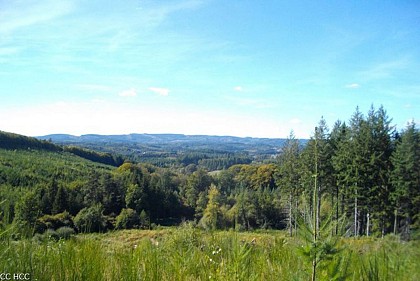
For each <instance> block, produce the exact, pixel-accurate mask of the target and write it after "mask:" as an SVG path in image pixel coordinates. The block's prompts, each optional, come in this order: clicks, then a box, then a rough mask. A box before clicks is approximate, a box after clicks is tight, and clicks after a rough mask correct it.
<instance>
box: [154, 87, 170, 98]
mask: <svg viewBox="0 0 420 281" xmlns="http://www.w3.org/2000/svg"><path fill="white" fill-rule="evenodd" d="M149 91H151V92H153V93H155V94H158V95H159V96H162V97H166V96H168V95H169V89H167V88H156V87H149Z"/></svg>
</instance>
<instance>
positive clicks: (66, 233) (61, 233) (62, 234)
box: [56, 226, 76, 239]
mask: <svg viewBox="0 0 420 281" xmlns="http://www.w3.org/2000/svg"><path fill="white" fill-rule="evenodd" d="M56 233H57V235H58V237H59V238H60V239H69V238H70V237H71V236H72V235H74V234H75V233H76V232H75V231H74V229H73V228H71V227H68V226H63V227H60V228H59V229H57V230H56Z"/></svg>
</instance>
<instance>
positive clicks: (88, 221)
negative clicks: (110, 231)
mask: <svg viewBox="0 0 420 281" xmlns="http://www.w3.org/2000/svg"><path fill="white" fill-rule="evenodd" d="M102 213H103V207H102V205H101V204H96V205H94V206H92V207H89V208H83V209H82V210H80V212H79V213H78V214H77V215H76V217H75V218H74V224H75V225H76V227H77V229H78V231H79V232H101V231H105V230H106V225H107V222H106V218H105V217H104V215H103V214H102Z"/></svg>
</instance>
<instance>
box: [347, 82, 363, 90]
mask: <svg viewBox="0 0 420 281" xmlns="http://www.w3.org/2000/svg"><path fill="white" fill-rule="evenodd" d="M345 87H346V88H348V89H357V88H360V84H358V83H351V84H347V85H345Z"/></svg>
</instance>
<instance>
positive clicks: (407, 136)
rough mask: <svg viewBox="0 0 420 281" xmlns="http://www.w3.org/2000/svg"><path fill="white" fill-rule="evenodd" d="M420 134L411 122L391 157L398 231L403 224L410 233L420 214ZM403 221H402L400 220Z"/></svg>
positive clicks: (393, 195)
mask: <svg viewBox="0 0 420 281" xmlns="http://www.w3.org/2000/svg"><path fill="white" fill-rule="evenodd" d="M419 148H420V135H419V132H418V131H417V130H416V128H415V124H414V123H413V122H412V123H410V124H409V125H408V126H407V128H406V130H405V131H404V132H403V133H402V135H401V142H400V143H398V144H397V146H396V149H395V152H394V153H393V154H392V157H391V160H392V164H393V170H392V173H391V182H392V186H393V190H392V192H391V196H390V197H391V200H392V203H393V204H392V205H393V207H394V216H395V217H394V227H393V231H394V234H397V232H399V228H400V226H402V228H403V229H402V230H403V233H404V234H405V235H409V230H410V228H409V226H410V224H411V223H413V220H414V219H415V218H417V219H420V218H419V214H420V207H419V205H420V190H419V186H420V149H419ZM400 221H401V222H400Z"/></svg>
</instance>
